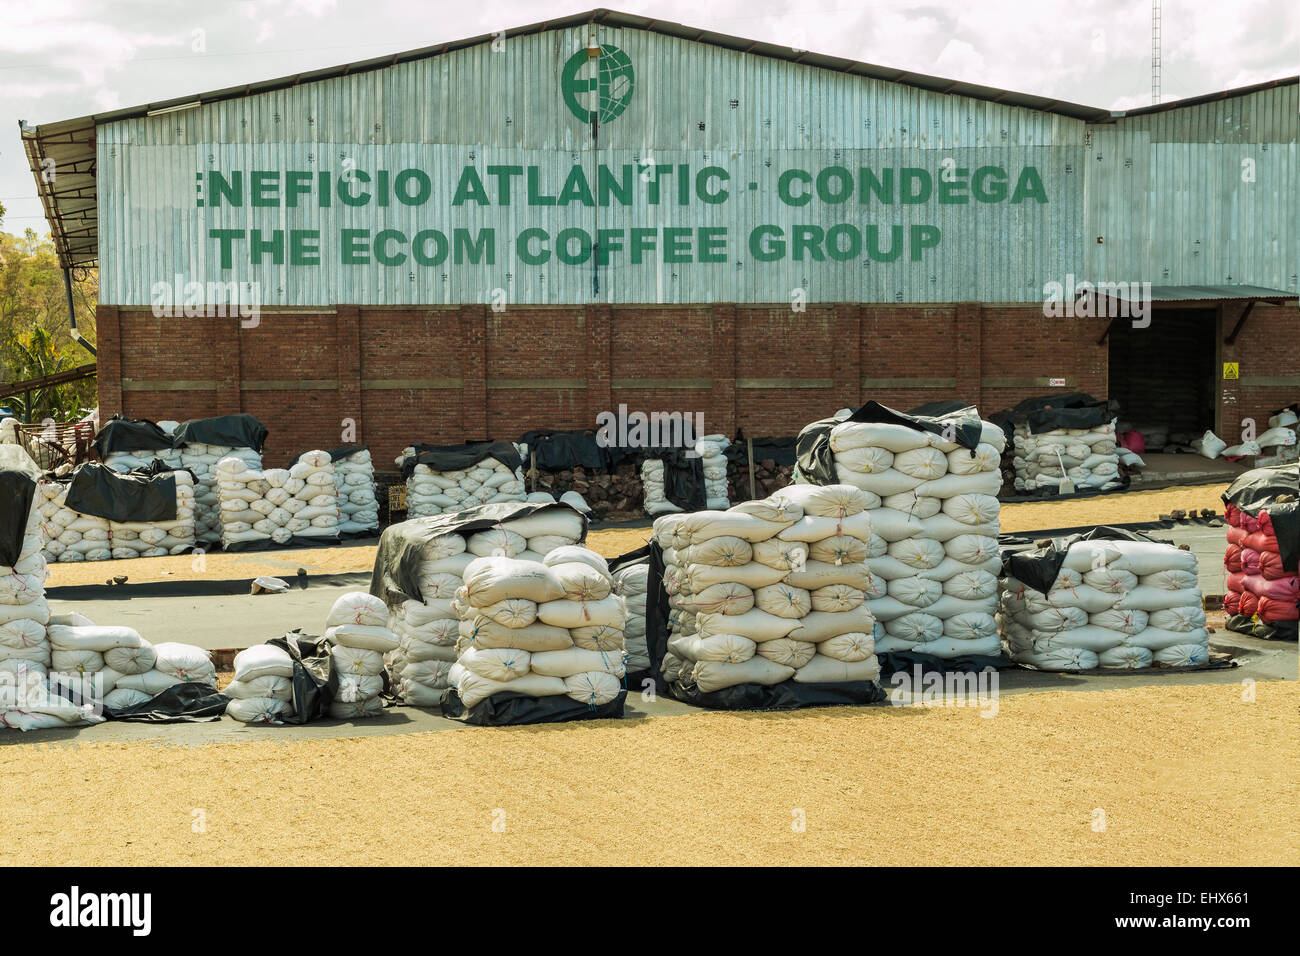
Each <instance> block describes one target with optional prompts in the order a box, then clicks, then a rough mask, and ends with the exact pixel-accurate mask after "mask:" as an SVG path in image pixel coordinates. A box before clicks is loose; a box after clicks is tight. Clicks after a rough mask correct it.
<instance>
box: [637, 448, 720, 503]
mask: <svg viewBox="0 0 1300 956" xmlns="http://www.w3.org/2000/svg"><path fill="white" fill-rule="evenodd" d="M641 457H642V460H643V461H648V460H657V461H662V462H663V463H664V497H665V498H667V499H668V500H669V501H670V502H671V503H672V504H675V505H676V506H677V507H678V508H681V509H682V510H683V511H703V510H704V509H705V507H707V505H708V500H709V499H708V496H707V495H706V494H705V491H704V459H703V458H701V457H700V456H698V455H696V454H694V452H691V453H690V454H688V449H685V448H645V449H643V450H642V453H641Z"/></svg>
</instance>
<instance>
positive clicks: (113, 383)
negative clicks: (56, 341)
mask: <svg viewBox="0 0 1300 956" xmlns="http://www.w3.org/2000/svg"><path fill="white" fill-rule="evenodd" d="M95 378H96V387H97V389H98V391H99V420H100V421H107V420H108V419H109V418H111V417H112V416H113V415H116V414H118V413H119V412H121V413H123V414H125V412H126V409H125V408H124V407H123V405H122V317H121V313H120V312H119V311H118V308H117V306H115V305H100V306H96V307H95Z"/></svg>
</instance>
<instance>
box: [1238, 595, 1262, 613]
mask: <svg viewBox="0 0 1300 956" xmlns="http://www.w3.org/2000/svg"><path fill="white" fill-rule="evenodd" d="M1258 612H1259V595H1257V594H1251V593H1250V592H1249V591H1242V592H1241V611H1240V612H1239V613H1241V614H1244V615H1246V617H1250V616H1252V615H1254V614H1257V613H1258Z"/></svg>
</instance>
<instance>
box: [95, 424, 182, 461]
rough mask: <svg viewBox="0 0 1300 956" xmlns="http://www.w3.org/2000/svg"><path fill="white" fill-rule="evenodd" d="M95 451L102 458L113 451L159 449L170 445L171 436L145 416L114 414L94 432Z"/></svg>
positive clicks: (167, 447) (168, 447)
mask: <svg viewBox="0 0 1300 956" xmlns="http://www.w3.org/2000/svg"><path fill="white" fill-rule="evenodd" d="M94 444H95V451H96V452H97V453H98V454H99V457H100V460H101V461H102V460H104V459H105V458H107V457H108V456H109V455H111V454H112V453H113V452H115V451H128V452H139V451H160V450H163V449H170V448H171V447H172V436H171V435H168V434H167V433H166V432H165V431H163V430H162V429H161V428H159V427H158V426H157V425H156V424H154V423H153V422H151V421H149V419H147V418H123V417H122V416H121V415H114V416H113V417H112V418H110V419H109V420H108V421H107V422H105V423H104V424H103V425H102V426H101V427H100V429H99V431H98V432H96V433H95V442H94Z"/></svg>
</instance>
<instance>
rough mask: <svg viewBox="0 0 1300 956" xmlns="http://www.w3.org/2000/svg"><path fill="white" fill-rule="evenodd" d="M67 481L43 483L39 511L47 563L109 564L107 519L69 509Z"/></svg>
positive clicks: (110, 555) (37, 487) (110, 545)
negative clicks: (100, 562)
mask: <svg viewBox="0 0 1300 956" xmlns="http://www.w3.org/2000/svg"><path fill="white" fill-rule="evenodd" d="M67 497H68V482H66V481H41V482H40V483H39V484H38V485H37V486H36V498H37V508H38V510H39V511H40V514H41V531H42V533H43V535H44V540H45V543H44V551H45V558H46V560H47V561H60V562H69V561H107V560H109V559H110V558H112V557H113V551H112V544H111V543H110V541H109V534H108V519H107V518H98V517H95V516H94V515H83V514H78V513H77V512H75V511H73V510H72V509H71V508H69V507H67V504H66V501H67Z"/></svg>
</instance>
